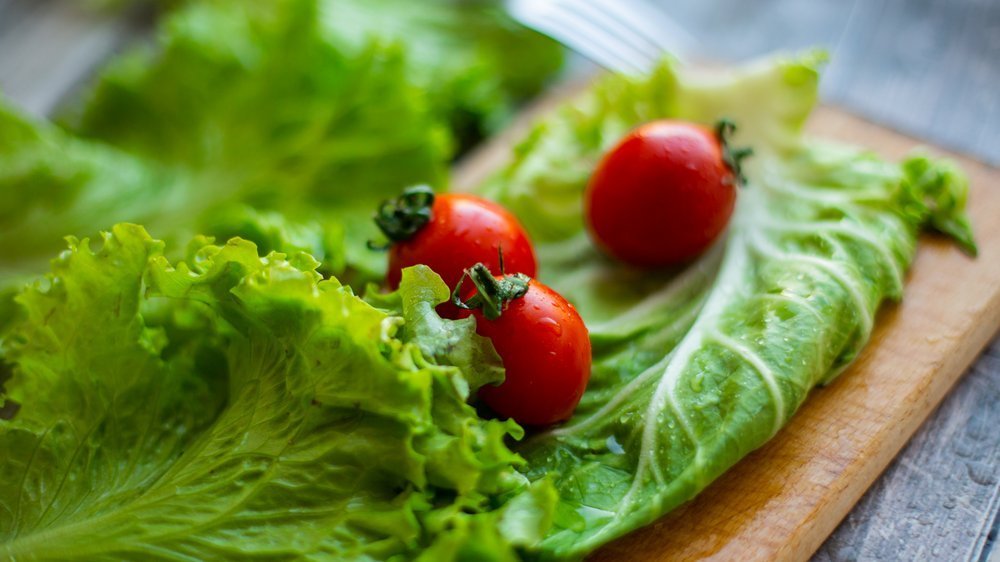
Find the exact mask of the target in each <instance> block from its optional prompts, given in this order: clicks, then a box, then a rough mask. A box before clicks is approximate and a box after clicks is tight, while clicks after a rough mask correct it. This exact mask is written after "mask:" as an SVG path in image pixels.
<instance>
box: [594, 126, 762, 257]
mask: <svg viewBox="0 0 1000 562" xmlns="http://www.w3.org/2000/svg"><path fill="white" fill-rule="evenodd" d="M732 130H733V125H732V124H731V123H728V122H723V123H720V125H719V126H718V129H717V131H716V132H713V131H711V130H709V129H707V128H705V127H702V126H701V125H696V124H693V123H686V122H682V121H654V122H652V123H648V124H646V125H643V126H641V127H639V128H637V129H635V130H634V131H632V132H631V133H629V134H628V135H627V136H626V137H625V138H624V139H622V140H621V141H620V142H619V143H618V145H617V146H615V147H614V148H613V149H611V151H610V152H608V153H607V154H606V155H605V156H604V159H603V160H602V161H601V163H600V164H599V165H598V167H597V170H596V171H595V172H594V174H593V176H592V177H591V179H590V183H589V184H588V186H587V191H586V195H585V209H586V216H587V222H588V227H589V229H590V232H591V235H592V237H593V238H594V240H595V241H596V242H597V245H598V246H599V247H601V249H603V250H604V251H605V252H606V253H608V254H610V255H611V256H613V257H615V258H617V259H619V260H621V261H624V262H627V263H631V264H634V265H639V266H646V267H657V266H666V265H674V264H678V263H681V262H684V261H687V260H690V259H692V258H694V257H696V256H697V255H698V254H700V253H702V252H703V251H705V250H706V249H707V248H708V247H709V246H710V245H711V244H712V242H713V241H714V240H715V239H716V238H717V237H718V236H719V234H721V233H722V231H723V230H724V229H725V228H726V224H727V223H728V222H729V218H730V217H731V216H732V214H733V207H734V205H735V202H736V189H737V184H738V181H739V177H740V176H739V170H738V167H739V166H738V165H739V160H740V159H741V158H743V157H744V156H746V155H748V154H749V151H748V150H730V149H729V148H728V147H727V146H726V144H725V140H724V136H725V135H726V134H728V133H729V132H731V131H732Z"/></svg>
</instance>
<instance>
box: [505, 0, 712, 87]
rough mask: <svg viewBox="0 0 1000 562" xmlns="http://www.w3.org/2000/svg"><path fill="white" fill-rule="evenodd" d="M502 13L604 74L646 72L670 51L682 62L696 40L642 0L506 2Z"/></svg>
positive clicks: (692, 50)
mask: <svg viewBox="0 0 1000 562" xmlns="http://www.w3.org/2000/svg"><path fill="white" fill-rule="evenodd" d="M506 7H507V11H508V12H509V13H510V14H511V16H513V17H514V19H516V20H518V21H520V22H521V23H522V24H524V25H526V26H528V27H531V28H532V29H535V30H537V31H539V32H541V33H543V34H545V35H548V36H549V37H552V38H553V39H556V40H557V41H559V42H561V43H562V44H564V45H566V46H567V47H569V48H570V49H572V50H574V51H576V52H577V53H579V54H581V55H583V56H584V57H586V58H588V59H590V60H591V61H593V62H595V63H597V64H598V65H600V66H603V67H605V68H607V69H609V70H613V71H616V72H622V73H626V74H642V73H645V72H648V71H649V70H650V69H652V67H653V66H654V65H655V64H656V63H657V62H658V61H659V60H660V59H661V58H662V57H663V55H664V53H670V54H671V55H673V56H674V57H675V58H677V59H684V58H686V57H687V56H688V54H689V53H691V52H694V51H695V50H696V49H697V41H696V40H695V39H694V37H692V36H691V34H689V33H688V32H687V31H685V30H684V28H683V27H681V26H680V25H678V24H677V22H675V21H674V20H673V19H671V18H670V17H669V16H668V15H667V14H666V13H665V12H664V10H663V9H662V8H660V7H659V6H656V5H653V4H651V3H650V2H648V1H647V0H507V1H506Z"/></svg>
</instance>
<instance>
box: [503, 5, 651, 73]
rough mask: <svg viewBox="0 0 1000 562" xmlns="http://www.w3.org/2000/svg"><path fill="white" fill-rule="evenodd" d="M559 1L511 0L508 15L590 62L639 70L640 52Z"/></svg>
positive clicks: (607, 66) (641, 67) (608, 66)
mask: <svg viewBox="0 0 1000 562" xmlns="http://www.w3.org/2000/svg"><path fill="white" fill-rule="evenodd" d="M573 8H575V7H567V6H566V5H564V4H563V3H562V2H559V1H544V0H542V1H540V0H515V1H511V2H509V3H508V10H510V12H511V15H513V16H514V17H515V18H517V19H519V20H521V21H522V22H524V23H525V24H527V25H529V26H531V27H534V28H536V29H538V30H540V31H542V32H544V33H546V34H548V35H551V36H552V37H555V38H556V39H558V40H560V41H562V42H563V43H565V44H566V45H567V46H570V47H571V48H573V49H574V50H576V51H577V52H579V53H580V54H582V55H584V56H586V57H587V58H589V59H591V60H593V61H594V62H596V63H598V64H600V65H601V66H604V67H606V68H610V69H613V70H617V71H619V72H626V73H641V72H643V70H644V68H643V66H642V65H641V63H637V62H636V61H637V60H640V61H641V60H642V59H643V55H642V53H641V52H636V51H635V49H634V48H631V47H629V46H627V45H625V44H623V43H622V42H621V41H620V40H619V39H618V38H617V37H616V36H615V35H614V34H612V33H609V32H608V31H607V30H606V29H604V28H603V27H602V26H601V25H599V24H595V23H594V22H593V21H591V20H590V19H588V18H586V17H581V16H580V15H579V14H577V13H576V12H575V10H574V9H573Z"/></svg>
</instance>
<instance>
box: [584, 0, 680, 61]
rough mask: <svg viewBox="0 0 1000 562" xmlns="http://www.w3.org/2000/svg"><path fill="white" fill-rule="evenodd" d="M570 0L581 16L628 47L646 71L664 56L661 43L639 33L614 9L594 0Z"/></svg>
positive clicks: (634, 58)
mask: <svg viewBox="0 0 1000 562" xmlns="http://www.w3.org/2000/svg"><path fill="white" fill-rule="evenodd" d="M568 1H569V2H573V4H574V7H575V9H576V10H577V12H578V14H579V15H580V17H586V18H587V19H588V20H589V21H591V22H593V24H594V25H595V26H597V27H600V28H601V29H602V30H604V31H605V32H607V33H608V35H611V36H613V37H614V38H615V41H617V42H618V43H619V44H621V45H622V48H623V49H627V51H628V52H629V53H630V54H631V56H632V57H633V60H634V61H635V63H636V64H637V65H639V66H641V68H642V69H643V70H644V71H648V70H650V69H651V68H652V67H653V66H654V65H655V64H656V62H657V61H658V60H659V59H660V57H661V56H663V53H662V51H661V49H660V47H659V45H657V44H656V43H653V42H651V41H649V40H648V39H647V38H645V37H644V36H643V35H642V34H640V33H637V32H636V30H635V29H634V28H633V27H632V26H630V25H628V24H627V23H625V22H623V21H622V20H621V19H620V18H619V17H616V16H617V14H615V13H614V10H609V9H607V8H606V7H604V6H602V5H601V4H600V3H598V2H594V1H593V0H591V1H589V2H579V1H576V2H574V1H573V0H568Z"/></svg>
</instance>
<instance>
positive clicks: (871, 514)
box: [814, 342, 1000, 562]
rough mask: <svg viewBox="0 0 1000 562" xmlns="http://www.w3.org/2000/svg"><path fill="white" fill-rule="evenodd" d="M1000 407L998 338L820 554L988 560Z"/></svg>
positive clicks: (999, 496) (998, 496) (825, 558)
mask: <svg viewBox="0 0 1000 562" xmlns="http://www.w3.org/2000/svg"><path fill="white" fill-rule="evenodd" d="M998 405H1000V342H995V343H994V344H993V345H992V346H990V347H989V348H988V349H987V351H986V353H985V354H984V355H983V356H982V357H981V358H980V360H979V361H978V362H977V363H976V365H975V366H974V367H973V368H972V370H971V371H970V372H969V373H968V374H967V375H965V377H964V379H963V380H962V382H961V384H959V385H958V386H957V387H956V388H955V390H954V391H953V392H952V394H951V396H950V397H949V399H948V400H947V401H945V402H944V403H943V404H942V405H941V407H940V409H939V410H938V412H937V413H936V414H935V415H934V417H933V418H931V419H930V420H929V421H928V422H927V424H926V425H925V427H924V428H923V429H922V431H920V432H919V433H918V434H917V435H916V436H915V437H914V438H913V440H912V441H911V442H910V443H909V444H908V445H907V446H906V449H905V450H904V451H903V452H902V453H901V454H900V455H899V457H898V458H897V459H896V460H894V461H893V463H892V465H891V466H890V468H889V469H888V470H887V471H886V472H885V474H884V475H882V477H881V478H879V479H878V481H877V482H876V483H875V484H874V485H873V486H872V488H871V489H870V490H869V491H868V493H866V494H865V497H864V498H862V500H861V501H860V502H859V503H858V505H857V506H856V507H855V508H854V509H853V510H852V511H851V513H850V515H848V517H847V518H846V519H845V520H844V522H843V523H842V524H841V526H840V529H839V530H838V532H837V533H834V534H833V535H832V536H831V537H830V538H829V539H828V540H827V542H826V543H825V544H824V545H823V546H822V547H821V548H820V550H819V551H818V552H817V553H816V556H815V557H814V559H815V560H816V561H817V562H841V561H844V562H846V561H851V560H928V559H934V560H981V559H982V558H983V555H984V553H985V551H986V550H987V549H989V548H991V547H992V544H991V542H992V540H991V539H990V533H991V532H992V531H993V529H992V528H993V526H994V525H995V514H996V512H997V506H998V502H1000V486H998V481H1000V431H997V428H998V426H1000V406H998ZM994 551H995V552H996V550H995V549H994Z"/></svg>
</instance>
